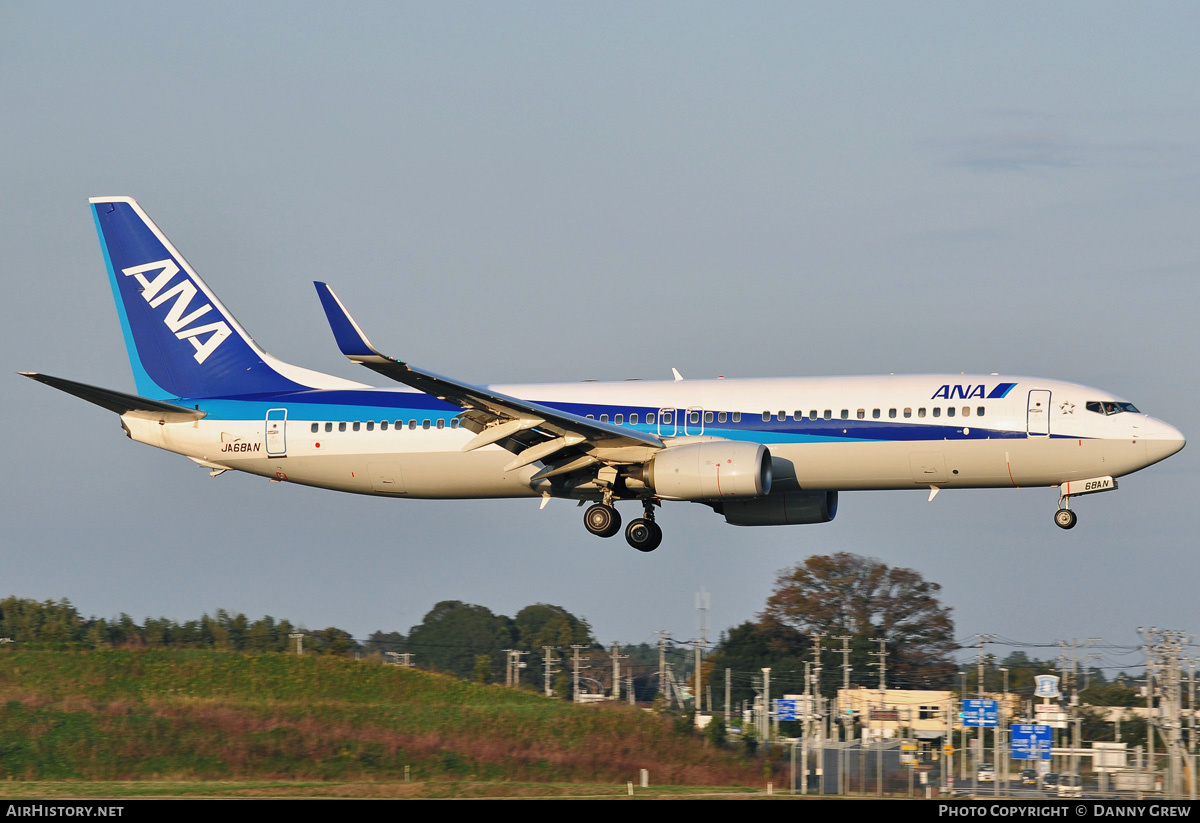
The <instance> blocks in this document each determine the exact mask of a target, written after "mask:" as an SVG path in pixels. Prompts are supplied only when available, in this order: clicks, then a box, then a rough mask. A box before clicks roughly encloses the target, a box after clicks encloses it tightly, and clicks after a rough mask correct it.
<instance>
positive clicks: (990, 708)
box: [962, 700, 1000, 726]
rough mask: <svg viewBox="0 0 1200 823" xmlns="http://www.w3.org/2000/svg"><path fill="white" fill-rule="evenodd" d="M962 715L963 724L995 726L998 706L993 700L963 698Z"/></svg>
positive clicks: (998, 713)
mask: <svg viewBox="0 0 1200 823" xmlns="http://www.w3.org/2000/svg"><path fill="white" fill-rule="evenodd" d="M962 715H963V725H964V726H995V725H996V724H997V722H998V719H999V717H1000V708H999V704H998V703H997V701H995V700H964V701H963V705H962Z"/></svg>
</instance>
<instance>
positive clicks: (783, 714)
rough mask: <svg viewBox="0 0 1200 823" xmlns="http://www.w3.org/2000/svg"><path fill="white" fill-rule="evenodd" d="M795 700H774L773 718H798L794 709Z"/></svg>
mask: <svg viewBox="0 0 1200 823" xmlns="http://www.w3.org/2000/svg"><path fill="white" fill-rule="evenodd" d="M796 703H797V701H795V700H776V701H775V719H776V720H799V719H800V717H799V716H798V714H797V711H796Z"/></svg>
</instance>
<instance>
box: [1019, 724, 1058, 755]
mask: <svg viewBox="0 0 1200 823" xmlns="http://www.w3.org/2000/svg"><path fill="white" fill-rule="evenodd" d="M1010 731H1011V733H1012V759H1013V760H1049V759H1050V748H1051V746H1052V741H1051V737H1050V735H1051V732H1050V727H1049V726H1043V725H1041V724H1040V723H1017V724H1014V725H1013V726H1012V728H1011V729H1010Z"/></svg>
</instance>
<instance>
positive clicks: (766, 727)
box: [762, 668, 771, 751]
mask: <svg viewBox="0 0 1200 823" xmlns="http://www.w3.org/2000/svg"><path fill="white" fill-rule="evenodd" d="M762 673H763V699H762V741H763V751H766V750H767V747H768V746H769V744H770V742H771V669H770V668H764V669H763V670H762Z"/></svg>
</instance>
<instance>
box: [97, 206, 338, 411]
mask: <svg viewBox="0 0 1200 823" xmlns="http://www.w3.org/2000/svg"><path fill="white" fill-rule="evenodd" d="M89 202H90V203H91V208H92V216H93V218H94V219H95V221H96V232H97V233H98V234H99V236H100V247H101V249H102V250H103V251H104V262H105V265H106V266H107V267H108V278H109V284H110V285H111V286H112V290H113V297H114V299H115V300H116V303H117V313H118V315H119V316H120V319H121V329H122V332H123V333H124V336H125V346H126V349H127V350H128V353H129V361H130V365H132V367H133V376H134V380H135V382H136V383H137V391H138V394H139V395H142V396H144V397H148V398H151V399H156V400H167V399H172V398H204V397H229V396H235V395H246V394H260V393H269V392H283V391H297V390H304V389H311V388H341V387H347V386H353V385H357V384H355V383H352V382H351V381H348V380H342V379H340V378H336V377H332V376H330V375H325V374H321V373H320V372H315V371H310V370H308V369H302V368H299V367H296V366H292V365H289V364H287V363H283V362H281V361H279V360H276V359H275V358H274V357H272V356H271V355H269V354H267V353H266V352H264V351H263V350H262V349H260V348H259V347H258V345H257V344H256V343H255V342H254V340H253V339H251V337H250V336H249V335H248V334H246V332H245V330H244V329H243V328H242V327H241V325H240V324H239V323H238V322H237V320H235V319H234V318H233V315H231V314H230V313H229V311H228V310H227V309H226V308H225V307H224V306H223V305H221V301H220V300H218V299H217V297H216V295H215V294H213V293H212V291H210V290H209V288H208V286H206V285H205V284H204V281H202V280H201V279H200V278H199V277H198V276H197V275H196V272H195V271H193V270H192V267H191V266H189V265H188V263H187V261H186V260H184V259H183V256H182V255H180V254H179V252H178V251H176V249H175V247H174V246H173V245H171V241H170V240H168V239H167V237H166V235H164V234H163V233H162V232H161V231H160V230H159V228H158V226H156V225H154V221H152V220H151V219H150V218H149V217H148V216H147V215H146V213H145V212H144V211H142V208H141V207H140V206H139V205H138V204H137V202H136V201H134V200H133V199H132V198H129V197H93V198H92V199H91V200H90V201H89Z"/></svg>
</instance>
